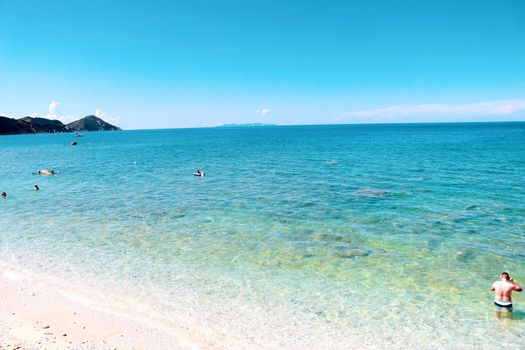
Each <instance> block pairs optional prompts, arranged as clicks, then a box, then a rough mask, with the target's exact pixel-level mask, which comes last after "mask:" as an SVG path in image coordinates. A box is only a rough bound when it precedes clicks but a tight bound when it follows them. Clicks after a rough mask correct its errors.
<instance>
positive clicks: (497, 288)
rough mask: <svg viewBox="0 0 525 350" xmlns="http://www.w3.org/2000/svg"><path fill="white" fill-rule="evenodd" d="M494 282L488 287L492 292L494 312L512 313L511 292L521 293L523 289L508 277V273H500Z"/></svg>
mask: <svg viewBox="0 0 525 350" xmlns="http://www.w3.org/2000/svg"><path fill="white" fill-rule="evenodd" d="M499 279H500V280H499V281H496V282H494V283H493V284H492V287H490V290H491V291H493V292H494V294H495V295H494V307H495V308H496V312H497V313H500V312H512V292H521V291H522V290H523V288H521V286H520V285H519V284H518V282H516V281H514V279H513V278H512V277H510V275H509V273H508V272H502V273H501V275H500V276H499Z"/></svg>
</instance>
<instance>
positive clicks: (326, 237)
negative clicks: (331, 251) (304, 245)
mask: <svg viewBox="0 0 525 350" xmlns="http://www.w3.org/2000/svg"><path fill="white" fill-rule="evenodd" d="M310 237H312V238H314V239H317V240H319V241H330V242H340V241H342V240H343V236H339V235H334V234H332V233H314V234H312V235H310Z"/></svg>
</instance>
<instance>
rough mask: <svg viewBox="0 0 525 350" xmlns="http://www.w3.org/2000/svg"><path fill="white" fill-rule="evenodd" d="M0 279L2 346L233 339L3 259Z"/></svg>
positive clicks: (221, 344) (227, 343) (132, 345)
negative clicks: (44, 275)
mask: <svg viewBox="0 0 525 350" xmlns="http://www.w3.org/2000/svg"><path fill="white" fill-rule="evenodd" d="M0 285H1V288H0V349H224V348H229V347H231V345H232V343H234V342H235V340H234V339H228V337H226V336H224V335H221V334H219V333H217V332H213V331H210V330H207V331H206V332H202V331H196V329H195V328H194V327H191V326H189V325H188V322H182V321H181V322H180V323H179V322H177V323H175V322H173V321H172V320H171V321H167V320H165V319H163V318H162V317H161V316H160V315H157V314H154V313H152V312H151V311H149V310H147V309H146V308H144V307H143V306H140V305H132V304H130V303H128V302H126V301H124V300H117V299H115V298H113V297H108V296H104V295H97V293H96V292H95V291H88V290H86V289H83V288H79V287H77V286H75V287H72V286H68V285H67V283H65V281H60V280H58V279H54V278H50V277H43V276H37V275H35V274H32V273H30V272H29V271H26V270H23V269H20V268H16V267H14V266H11V265H8V264H5V263H0ZM237 345H240V344H239V343H237ZM246 345H248V344H246ZM253 347H254V346H250V348H253Z"/></svg>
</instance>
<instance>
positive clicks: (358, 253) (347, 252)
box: [337, 248, 372, 258]
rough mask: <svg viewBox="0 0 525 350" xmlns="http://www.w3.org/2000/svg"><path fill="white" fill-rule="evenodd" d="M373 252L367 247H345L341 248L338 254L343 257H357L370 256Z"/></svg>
mask: <svg viewBox="0 0 525 350" xmlns="http://www.w3.org/2000/svg"><path fill="white" fill-rule="evenodd" d="M371 253H372V251H370V250H367V249H361V248H345V249H342V250H340V251H339V252H338V253H337V255H338V256H340V257H341V258H355V257H363V256H369V255H370V254H371Z"/></svg>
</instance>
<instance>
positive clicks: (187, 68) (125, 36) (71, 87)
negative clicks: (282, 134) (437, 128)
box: [0, 0, 525, 129]
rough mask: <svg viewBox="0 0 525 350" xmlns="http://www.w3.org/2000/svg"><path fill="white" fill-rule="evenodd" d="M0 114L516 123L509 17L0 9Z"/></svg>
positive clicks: (294, 9) (190, 120)
mask: <svg viewBox="0 0 525 350" xmlns="http://www.w3.org/2000/svg"><path fill="white" fill-rule="evenodd" d="M0 23H2V28H1V29H0V115H8V116H11V117H22V116H25V115H38V116H47V117H53V118H59V119H61V120H64V121H68V120H71V119H74V118H77V117H81V116H84V115H87V114H95V113H97V114H98V115H100V116H103V117H104V118H106V119H108V120H109V121H113V122H115V123H117V124H118V125H120V126H122V127H124V128H128V129H137V128H167V127H191V126H213V125H218V124H221V123H248V122H266V123H276V124H325V123H327V124H330V123H367V122H371V123H375V122H425V121H430V122H434V121H471V120H480V121H485V120H525V64H524V62H525V2H524V1H521V0H500V1H493V0H491V1H485V0H477V1H470V0H464V1H460V0H455V1H449V0H441V1H423V0H418V1H401V0H390V1H351V0H346V1H331V2H330V1H295V0H292V1H283V0H281V1H273V0H265V1H258V0H253V1H246V0H244V1H242V0H239V1H237V0H236V1H231V0H228V1H219V0H216V1H202V0H191V1H190V0H187V1H178V0H174V1H154V0H151V1H135V2H133V1H111V2H110V1H97V0H90V1H58V0H56V1H53V0H50V1H39V0H33V1H26V0H0Z"/></svg>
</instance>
